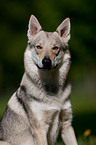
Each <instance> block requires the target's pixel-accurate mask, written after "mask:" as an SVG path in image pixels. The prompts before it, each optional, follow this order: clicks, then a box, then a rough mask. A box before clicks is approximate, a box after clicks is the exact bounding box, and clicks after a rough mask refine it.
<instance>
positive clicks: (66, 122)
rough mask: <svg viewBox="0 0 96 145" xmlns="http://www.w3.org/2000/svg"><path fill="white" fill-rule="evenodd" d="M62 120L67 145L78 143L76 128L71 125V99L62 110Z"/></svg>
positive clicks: (63, 137) (63, 136)
mask: <svg viewBox="0 0 96 145" xmlns="http://www.w3.org/2000/svg"><path fill="white" fill-rule="evenodd" d="M60 120H61V123H62V129H61V136H62V139H63V141H64V143H65V145H77V141H76V137H75V133H74V130H73V128H72V126H71V121H72V109H71V103H70V100H67V101H66V103H65V104H64V107H63V109H62V110H61V112H60Z"/></svg>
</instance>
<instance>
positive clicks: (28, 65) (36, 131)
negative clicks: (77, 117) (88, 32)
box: [0, 15, 77, 145]
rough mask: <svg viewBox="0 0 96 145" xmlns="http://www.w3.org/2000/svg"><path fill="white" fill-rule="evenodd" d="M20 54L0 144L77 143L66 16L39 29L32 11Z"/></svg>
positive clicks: (72, 144)
mask: <svg viewBox="0 0 96 145" xmlns="http://www.w3.org/2000/svg"><path fill="white" fill-rule="evenodd" d="M28 28H29V29H28V45H27V48H26V51H25V54H24V66H25V73H24V75H23V78H22V81H21V84H20V87H19V88H18V90H17V91H16V92H15V93H14V94H13V96H12V97H11V99H10V100H9V102H8V105H7V109H6V111H5V113H4V115H3V117H2V119H1V123H0V140H1V142H0V145H4V144H5V145H7V144H10V145H55V143H56V140H57V137H58V134H59V133H61V136H62V139H63V141H64V143H65V144H66V145H77V141H76V138H75V134H74V130H73V128H72V126H71V121H72V109H71V103H70V97H69V96H70V93H71V85H70V83H69V82H68V71H69V68H70V58H71V56H70V52H69V49H68V41H69V39H70V19H69V18H67V19H65V20H64V21H63V22H62V23H61V24H60V25H59V27H58V28H57V29H56V31H55V32H45V31H43V30H42V27H41V25H40V24H39V22H38V20H37V19H36V18H35V17H34V16H33V15H32V16H31V18H30V21H29V27H28Z"/></svg>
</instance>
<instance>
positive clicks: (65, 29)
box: [56, 18, 70, 42]
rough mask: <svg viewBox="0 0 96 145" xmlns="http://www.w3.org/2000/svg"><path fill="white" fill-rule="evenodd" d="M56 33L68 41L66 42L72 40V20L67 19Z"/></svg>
mask: <svg viewBox="0 0 96 145" xmlns="http://www.w3.org/2000/svg"><path fill="white" fill-rule="evenodd" d="M56 31H57V32H58V33H59V35H60V36H61V37H62V38H65V39H66V42H68V40H69V39H70V19H69V18H67V19H65V20H64V21H63V22H62V23H61V24H60V25H59V26H58V28H57V29H56Z"/></svg>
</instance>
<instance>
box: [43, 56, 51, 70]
mask: <svg viewBox="0 0 96 145" xmlns="http://www.w3.org/2000/svg"><path fill="white" fill-rule="evenodd" d="M42 64H43V69H45V70H50V69H51V68H52V61H51V59H50V58H47V57H44V58H43V60H42Z"/></svg>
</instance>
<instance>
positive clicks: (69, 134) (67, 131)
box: [61, 126, 77, 145]
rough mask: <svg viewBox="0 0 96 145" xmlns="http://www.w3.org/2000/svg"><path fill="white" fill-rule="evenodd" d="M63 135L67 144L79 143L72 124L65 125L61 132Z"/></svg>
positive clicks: (75, 144) (74, 144)
mask: <svg viewBox="0 0 96 145" xmlns="http://www.w3.org/2000/svg"><path fill="white" fill-rule="evenodd" d="M61 136H62V139H63V141H64V143H65V144H66V145H77V141H76V138H75V133H74V130H73V128H72V126H67V127H65V128H64V129H63V130H62V132H61Z"/></svg>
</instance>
